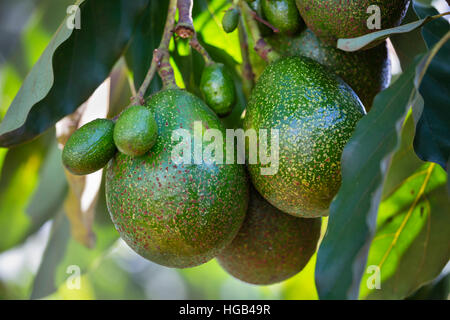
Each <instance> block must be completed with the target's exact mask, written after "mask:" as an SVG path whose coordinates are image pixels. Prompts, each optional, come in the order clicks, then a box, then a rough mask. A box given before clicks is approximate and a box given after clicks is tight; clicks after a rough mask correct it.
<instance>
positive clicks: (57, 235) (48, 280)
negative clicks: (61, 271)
mask: <svg viewBox="0 0 450 320" xmlns="http://www.w3.org/2000/svg"><path fill="white" fill-rule="evenodd" d="M69 239H70V223H69V220H68V219H67V216H66V214H65V213H64V211H60V213H59V214H58V215H57V216H56V218H55V219H54V221H53V225H52V229H51V231H50V237H49V240H48V243H47V246H46V247H45V251H44V254H43V255H42V262H41V264H40V266H39V269H38V271H37V274H36V277H35V279H34V283H33V287H32V291H31V296H30V298H31V299H39V298H43V297H46V296H48V295H50V294H52V293H53V292H55V291H56V289H57V288H56V286H55V283H54V281H53V279H54V275H55V272H56V268H57V267H58V263H59V262H60V261H61V260H62V259H63V257H64V254H65V253H66V250H67V244H68V242H69Z"/></svg>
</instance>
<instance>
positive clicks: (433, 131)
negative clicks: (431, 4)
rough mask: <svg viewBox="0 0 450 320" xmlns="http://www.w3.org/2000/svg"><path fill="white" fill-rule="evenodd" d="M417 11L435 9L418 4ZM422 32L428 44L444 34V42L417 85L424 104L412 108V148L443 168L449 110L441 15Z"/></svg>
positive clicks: (447, 33) (449, 137) (447, 31)
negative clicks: (420, 106)
mask: <svg viewBox="0 0 450 320" xmlns="http://www.w3.org/2000/svg"><path fill="white" fill-rule="evenodd" d="M418 12H419V14H420V15H424V14H430V13H431V14H432V13H434V12H436V10H435V9H433V8H426V7H420V8H419V10H418ZM423 34H424V38H425V40H426V42H427V44H428V45H429V46H430V47H433V46H434V45H435V44H436V43H438V41H440V40H441V39H443V38H444V37H446V38H444V40H442V41H446V42H445V44H444V45H443V46H442V48H440V49H439V51H438V52H437V54H436V56H435V58H434V59H433V61H432V62H431V64H430V66H429V67H428V71H427V73H426V74H425V76H424V78H423V80H422V83H421V85H420V89H419V90H420V94H421V95H422V97H423V99H424V101H425V104H424V106H423V110H422V108H418V109H416V110H414V114H415V116H416V119H418V122H417V125H416V136H415V139H414V150H415V151H416V153H417V155H418V156H419V158H420V159H422V160H424V161H432V162H435V163H438V164H439V165H440V166H442V167H443V168H446V167H447V161H448V160H449V159H450V130H449V128H450V114H449V110H448V97H449V95H450V82H449V80H448V78H449V75H450V63H449V61H448V57H449V56H450V41H448V40H450V25H449V23H448V21H447V20H445V19H443V18H441V19H439V20H437V21H436V22H435V23H433V24H432V25H429V26H426V27H425V28H424V29H423ZM445 39H447V40H445ZM418 115H420V118H419V116H418Z"/></svg>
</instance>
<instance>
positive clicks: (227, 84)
mask: <svg viewBox="0 0 450 320" xmlns="http://www.w3.org/2000/svg"><path fill="white" fill-rule="evenodd" d="M200 90H201V92H202V94H203V97H204V99H205V102H206V103H207V104H208V106H210V107H211V109H213V110H214V112H215V113H217V115H219V116H226V115H228V114H229V113H230V112H231V111H232V109H233V105H234V103H235V101H236V89H235V88H234V82H233V78H232V77H231V75H230V74H229V72H228V71H227V70H226V69H225V66H224V65H223V64H222V63H214V64H212V65H209V66H206V67H205V69H203V73H202V77H201V79H200Z"/></svg>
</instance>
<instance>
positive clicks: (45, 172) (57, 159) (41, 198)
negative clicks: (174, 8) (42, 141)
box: [27, 141, 67, 232]
mask: <svg viewBox="0 0 450 320" xmlns="http://www.w3.org/2000/svg"><path fill="white" fill-rule="evenodd" d="M66 192H67V182H66V179H65V177H64V170H63V166H62V163H61V150H59V148H58V145H57V143H56V141H54V142H53V143H52V144H51V145H50V147H49V150H48V152H47V155H46V158H45V160H44V163H43V164H42V166H41V169H40V173H39V186H38V188H37V189H36V191H35V192H34V194H33V198H32V199H31V201H30V204H29V205H28V207H27V214H28V215H29V216H30V218H31V221H32V226H33V228H32V229H31V230H30V231H31V232H32V231H36V230H37V229H39V228H40V227H41V226H42V225H43V224H44V222H46V221H47V220H49V219H50V218H52V217H53V216H55V214H56V213H57V212H58V210H59V208H60V207H61V205H62V203H63V201H64V197H65V194H66Z"/></svg>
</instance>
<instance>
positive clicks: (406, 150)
mask: <svg viewBox="0 0 450 320" xmlns="http://www.w3.org/2000/svg"><path fill="white" fill-rule="evenodd" d="M413 138H414V122H413V119H412V117H409V118H408V120H407V122H406V123H405V125H404V128H403V132H402V138H401V140H402V143H401V147H400V149H399V150H398V151H397V152H396V154H395V155H394V157H393V160H392V165H391V168H390V169H389V173H388V175H387V178H386V183H385V187H386V185H389V186H392V187H390V188H389V193H387V194H386V196H385V197H384V199H383V202H381V204H380V208H379V212H378V219H377V232H376V235H375V238H374V240H373V242H372V245H371V248H370V251H369V258H368V261H367V266H376V267H378V268H379V270H380V281H381V283H380V287H381V288H380V289H369V288H371V286H370V284H371V281H370V277H371V276H372V274H368V273H365V275H364V277H363V279H362V281H361V288H360V289H361V294H360V297H361V298H368V299H403V298H405V297H406V296H409V295H410V294H412V293H413V292H415V291H416V290H417V289H418V288H419V287H420V286H421V285H423V284H424V283H427V282H429V281H431V280H433V279H434V278H435V277H436V276H437V275H439V273H440V272H441V270H442V268H443V267H444V266H445V265H446V263H447V261H448V260H449V259H450V233H449V232H448V225H449V224H450V199H449V198H448V197H447V194H446V190H445V189H446V180H447V179H446V173H445V171H444V170H442V168H440V167H439V166H437V165H436V164H434V163H425V162H422V161H420V160H419V159H418V158H417V156H416V155H415V153H414V150H413V148H412V141H413ZM399 166H406V167H407V168H408V169H413V168H415V169H413V170H410V171H409V175H407V176H403V177H401V178H400V176H399V174H398V173H397V172H396V170H397V169H398V168H399ZM403 172H406V171H405V170H403ZM368 280H369V281H368ZM368 282H369V285H367V284H368Z"/></svg>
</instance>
